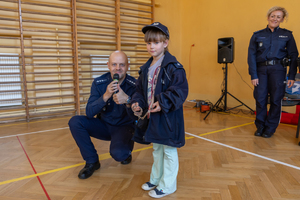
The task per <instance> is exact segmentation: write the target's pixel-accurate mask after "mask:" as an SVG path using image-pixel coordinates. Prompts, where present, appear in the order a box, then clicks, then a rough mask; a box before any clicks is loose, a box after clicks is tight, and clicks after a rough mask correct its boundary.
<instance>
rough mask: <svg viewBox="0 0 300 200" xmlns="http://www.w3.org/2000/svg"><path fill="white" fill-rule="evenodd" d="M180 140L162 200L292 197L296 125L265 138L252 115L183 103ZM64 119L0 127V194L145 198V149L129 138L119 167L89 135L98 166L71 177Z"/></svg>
mask: <svg viewBox="0 0 300 200" xmlns="http://www.w3.org/2000/svg"><path fill="white" fill-rule="evenodd" d="M184 109H185V110H184V114H185V127H186V145H185V146H184V147H182V148H180V149H179V150H178V151H179V162H180V165H179V168H180V169H179V174H178V188H177V191H176V192H175V193H174V194H171V195H169V196H166V197H164V198H163V199H165V200H170V199H172V200H173V199H180V200H193V199H195V200H196V199H203V200H209V199H212V200H217V199H223V200H226V199H234V200H238V199H253V200H259V199H289V200H290V199H300V155H299V152H300V146H298V145H297V144H298V140H297V139H296V138H295V134H296V126H294V125H287V124H280V125H279V127H278V129H277V132H276V133H275V135H274V136H273V137H272V138H269V139H265V138H262V137H255V136H254V135H253V133H254V131H255V126H254V124H253V121H254V116H253V115H250V114H248V115H245V114H240V113H239V114H222V113H211V114H210V115H209V117H208V118H207V119H206V120H205V121H204V120H203V118H204V116H205V114H203V113H200V112H198V110H197V109H195V108H193V107H192V106H191V105H189V104H186V105H185V107H184ZM68 120H69V117H66V118H59V119H48V120H40V121H34V122H30V123H14V124H2V125H0V199H1V200H17V199H22V200H29V199H38V200H42V199H52V200H69V199H74V200H75V199H76V200H79V199H84V200H88V199H103V200H119V199H124V200H127V199H133V200H141V199H144V200H147V199H152V198H151V197H149V196H148V194H147V192H145V191H143V190H142V189H141V185H142V184H143V183H144V182H146V181H148V180H149V174H150V169H151V165H152V147H151V146H147V145H140V144H136V145H135V148H134V152H133V161H132V163H130V164H129V165H125V166H124V165H121V164H120V163H119V162H116V161H114V160H113V159H112V158H111V157H110V155H109V154H108V148H109V142H105V141H100V140H93V141H94V144H95V146H96V149H97V150H98V153H99V156H100V162H101V168H100V170H97V171H96V172H95V173H94V175H93V176H92V177H90V178H89V179H86V180H80V179H78V178H77V174H78V172H79V171H80V169H81V168H82V167H83V166H84V162H83V160H82V158H81V155H80V153H79V150H78V148H77V146H76V144H75V142H74V140H73V138H72V136H71V134H70V131H69V129H68V125H67V123H68Z"/></svg>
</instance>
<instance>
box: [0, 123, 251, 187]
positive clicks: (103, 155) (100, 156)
mask: <svg viewBox="0 0 300 200" xmlns="http://www.w3.org/2000/svg"><path fill="white" fill-rule="evenodd" d="M249 124H253V122H250V123H246V124H242V125H238V126H233V127H229V128H225V129H220V130H217V131H211V132H208V133H203V134H201V136H204V135H209V134H212V133H217V132H221V131H226V130H230V129H234V128H238V127H242V126H246V125H249ZM66 128H68V127H66ZM61 129H63V128H61ZM52 130H54V129H52ZM46 131H49V130H45V131H43V132H46ZM192 138H194V137H186V138H185V139H186V140H188V139H192ZM150 148H152V145H151V146H148V147H145V148H141V149H136V150H133V151H132V152H133V153H134V152H139V151H143V150H146V149H150ZM109 158H111V156H110V154H109V153H105V154H101V155H99V160H100V161H101V160H105V159H109ZM84 164H85V163H79V164H75V165H71V166H66V167H62V168H57V169H53V170H49V171H45V172H41V173H37V174H32V175H28V176H24V177H20V178H15V179H11V180H7V181H3V182H0V185H4V184H8V183H12V182H16V181H21V180H24V179H28V178H33V177H36V176H41V175H45V174H50V173H54V172H58V171H62V170H65V169H70V168H74V167H78V166H81V165H84Z"/></svg>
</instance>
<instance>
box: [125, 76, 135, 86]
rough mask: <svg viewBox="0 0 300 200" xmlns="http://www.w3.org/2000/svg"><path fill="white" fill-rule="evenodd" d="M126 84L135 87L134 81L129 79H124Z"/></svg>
mask: <svg viewBox="0 0 300 200" xmlns="http://www.w3.org/2000/svg"><path fill="white" fill-rule="evenodd" d="M126 82H127V83H129V84H130V85H133V86H135V81H134V80H130V79H129V78H126Z"/></svg>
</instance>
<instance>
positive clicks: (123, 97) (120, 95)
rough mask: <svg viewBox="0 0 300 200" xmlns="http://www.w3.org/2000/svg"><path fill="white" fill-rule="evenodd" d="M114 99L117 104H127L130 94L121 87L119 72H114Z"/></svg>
mask: <svg viewBox="0 0 300 200" xmlns="http://www.w3.org/2000/svg"><path fill="white" fill-rule="evenodd" d="M112 83H113V85H112V88H113V91H114V93H113V100H114V102H116V104H125V103H127V99H128V95H127V94H125V92H124V91H123V90H122V89H121V88H120V85H119V74H114V76H113V81H112Z"/></svg>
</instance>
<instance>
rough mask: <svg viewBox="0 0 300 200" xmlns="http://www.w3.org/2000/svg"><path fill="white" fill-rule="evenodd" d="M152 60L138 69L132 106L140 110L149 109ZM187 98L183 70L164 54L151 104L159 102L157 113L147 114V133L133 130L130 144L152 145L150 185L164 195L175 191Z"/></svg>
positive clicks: (183, 139)
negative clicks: (148, 87)
mask: <svg viewBox="0 0 300 200" xmlns="http://www.w3.org/2000/svg"><path fill="white" fill-rule="evenodd" d="M152 61H153V58H152V57H151V58H150V59H149V60H148V61H147V62H146V63H145V64H144V65H143V66H142V67H141V68H140V72H139V74H140V76H139V78H138V80H137V87H136V88H137V89H136V93H134V95H133V96H132V100H131V102H132V103H135V102H138V103H139V106H140V107H141V108H142V109H143V110H147V109H148V103H147V86H148V69H149V67H150V64H151V63H152ZM187 95H188V83H187V80H186V75H185V70H184V68H183V66H182V65H181V64H180V63H179V62H178V61H177V60H176V58H175V57H174V56H172V55H171V54H170V53H169V52H168V51H166V52H165V56H164V59H163V61H162V63H161V69H160V72H159V74H158V78H157V84H156V87H155V92H154V102H157V101H158V102H159V105H160V107H161V111H160V112H154V113H151V114H150V118H149V125H148V128H147V129H146V130H141V129H139V128H136V130H135V133H134V137H133V140H134V141H136V142H139V143H143V144H144V143H153V149H154V151H153V157H154V163H153V166H152V170H151V175H150V183H151V184H154V185H157V189H158V190H161V189H162V190H163V192H164V193H173V192H174V191H176V189H177V185H176V177H177V173H178V166H179V164H178V154H177V147H182V146H183V145H184V144H185V138H184V137H185V132H184V119H183V106H182V105H183V103H184V101H185V99H186V98H187Z"/></svg>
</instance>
